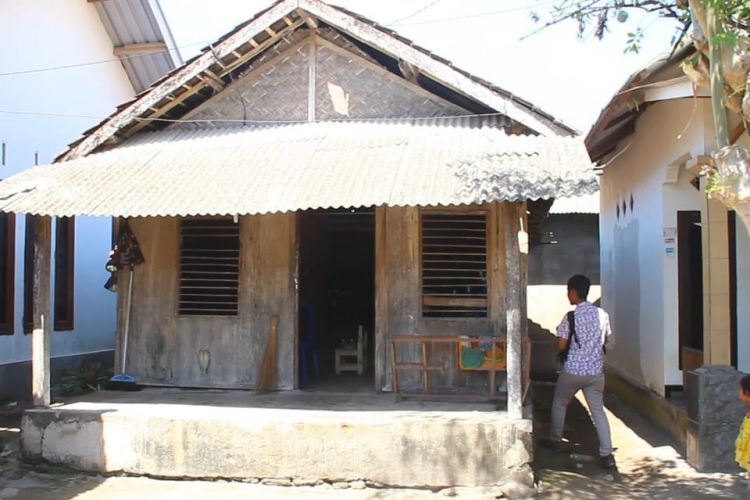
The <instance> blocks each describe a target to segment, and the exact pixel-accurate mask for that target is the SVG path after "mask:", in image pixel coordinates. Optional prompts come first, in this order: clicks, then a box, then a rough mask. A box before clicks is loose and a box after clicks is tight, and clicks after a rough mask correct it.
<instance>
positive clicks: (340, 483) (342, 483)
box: [332, 481, 349, 490]
mask: <svg viewBox="0 0 750 500" xmlns="http://www.w3.org/2000/svg"><path fill="white" fill-rule="evenodd" d="M332 486H333V488H334V489H337V490H346V489H349V483H347V482H346V481H336V482H335V483H333V484H332Z"/></svg>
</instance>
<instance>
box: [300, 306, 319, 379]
mask: <svg viewBox="0 0 750 500" xmlns="http://www.w3.org/2000/svg"><path fill="white" fill-rule="evenodd" d="M299 308H300V311H305V314H306V315H307V335H306V336H305V338H304V339H302V338H300V340H299V362H300V372H299V383H300V385H307V361H308V359H310V360H312V365H313V374H314V376H315V379H317V378H318V377H319V376H320V372H319V369H318V348H317V345H316V344H315V306H313V305H312V304H311V303H310V302H308V301H306V300H301V301H300V302H299Z"/></svg>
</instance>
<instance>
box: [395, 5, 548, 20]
mask: <svg viewBox="0 0 750 500" xmlns="http://www.w3.org/2000/svg"><path fill="white" fill-rule="evenodd" d="M555 1H556V0H545V1H543V2H534V3H533V4H531V5H524V6H520V7H512V8H509V9H501V10H493V11H489V12H479V13H477V14H468V15H465V16H453V17H444V18H441V19H430V20H426V21H416V22H411V23H400V22H395V23H391V24H389V25H388V26H395V25H398V26H418V25H421V24H438V23H448V22H453V21H464V20H467V19H477V18H480V17H491V16H497V15H499V14H509V13H511V12H519V11H522V10H530V9H532V8H534V7H543V6H545V5H551V4H553V3H555Z"/></svg>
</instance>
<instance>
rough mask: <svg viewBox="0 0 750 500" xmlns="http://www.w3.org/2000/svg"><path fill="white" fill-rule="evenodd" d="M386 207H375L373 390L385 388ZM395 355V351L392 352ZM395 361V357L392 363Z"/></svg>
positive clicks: (386, 298) (386, 322) (386, 320)
mask: <svg viewBox="0 0 750 500" xmlns="http://www.w3.org/2000/svg"><path fill="white" fill-rule="evenodd" d="M386 213H387V208H386V207H383V206H380V207H375V363H374V364H375V391H376V392H381V391H382V390H384V389H386V366H387V365H386V359H387V358H386V349H387V347H388V335H389V332H388V260H387V256H388V242H387V240H386V224H385V218H386ZM392 356H395V353H392ZM393 362H395V358H394V359H393V360H392V363H393Z"/></svg>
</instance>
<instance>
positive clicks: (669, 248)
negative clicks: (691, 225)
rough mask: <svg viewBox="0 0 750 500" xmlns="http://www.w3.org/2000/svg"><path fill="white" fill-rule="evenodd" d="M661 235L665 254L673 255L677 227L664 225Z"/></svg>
mask: <svg viewBox="0 0 750 500" xmlns="http://www.w3.org/2000/svg"><path fill="white" fill-rule="evenodd" d="M662 235H663V237H664V253H665V255H669V256H673V255H674V251H675V242H676V241H677V228H676V227H665V228H664V229H663V230H662Z"/></svg>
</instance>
